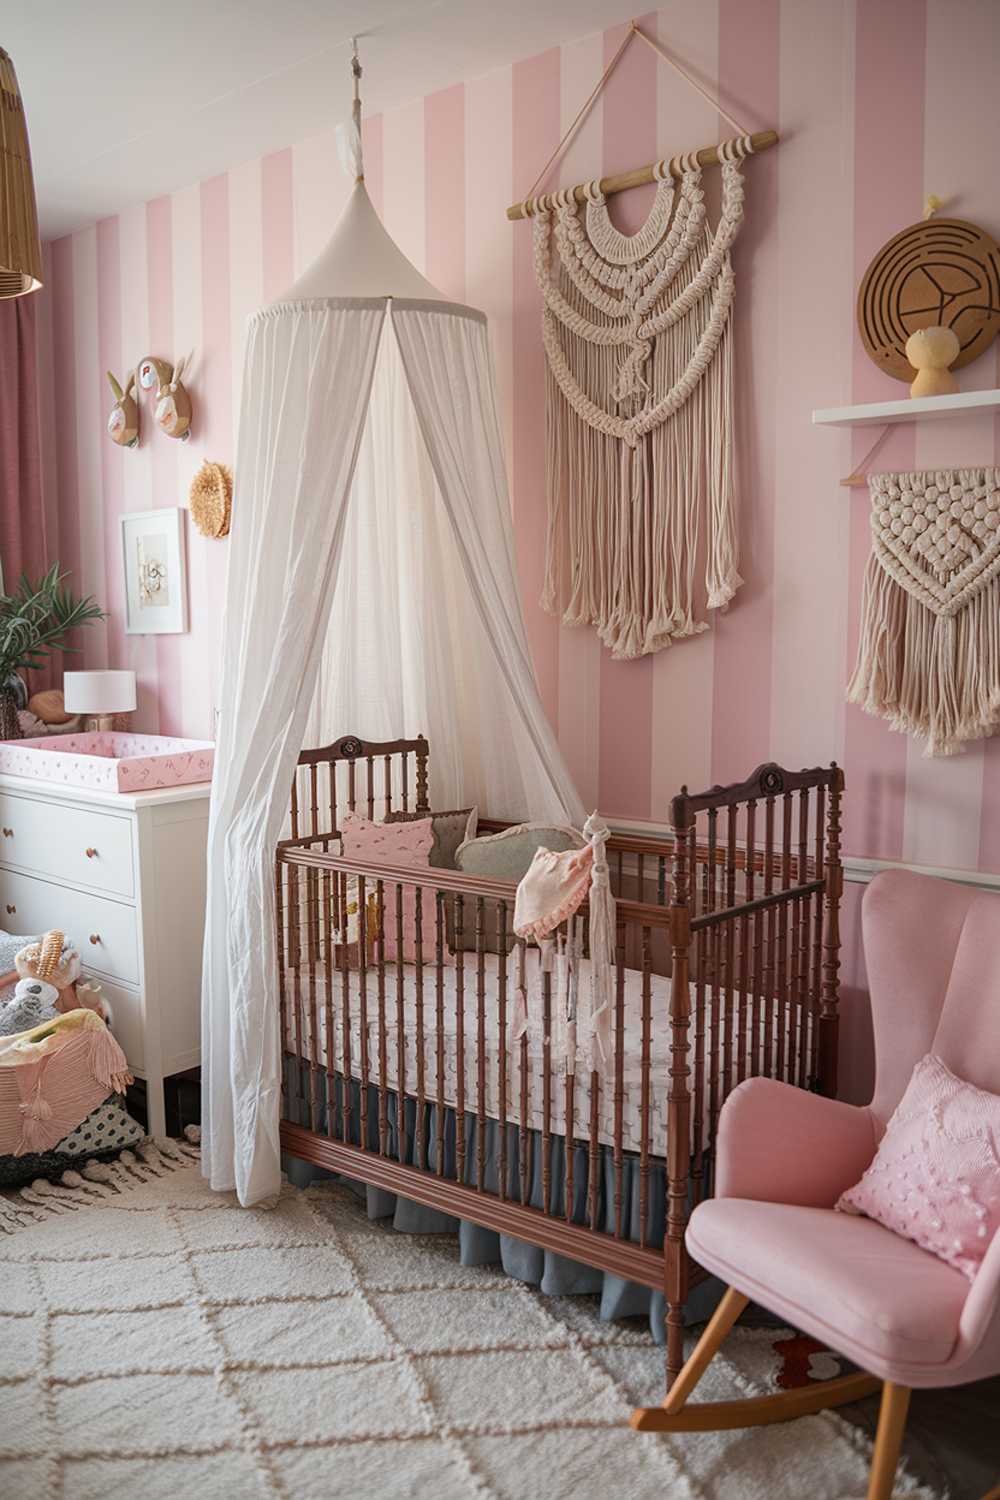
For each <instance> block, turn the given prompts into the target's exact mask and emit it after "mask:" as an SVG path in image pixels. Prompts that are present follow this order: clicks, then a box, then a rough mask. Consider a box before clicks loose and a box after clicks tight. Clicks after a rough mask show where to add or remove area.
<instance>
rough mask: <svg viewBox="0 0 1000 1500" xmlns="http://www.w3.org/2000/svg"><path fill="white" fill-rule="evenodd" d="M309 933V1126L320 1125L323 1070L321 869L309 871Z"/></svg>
mask: <svg viewBox="0 0 1000 1500" xmlns="http://www.w3.org/2000/svg"><path fill="white" fill-rule="evenodd" d="M306 935H307V940H308V947H307V957H308V963H309V1049H308V1050H309V1059H308V1064H307V1072H306V1077H307V1078H308V1080H309V1101H308V1108H309V1129H310V1130H315V1129H316V1079H317V1075H318V1074H319V1071H320V1052H319V1013H318V1011H317V1006H316V960H317V958H318V957H319V873H318V871H316V870H307V871H306Z"/></svg>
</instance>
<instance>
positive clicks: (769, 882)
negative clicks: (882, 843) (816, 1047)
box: [762, 797, 777, 1078]
mask: <svg viewBox="0 0 1000 1500" xmlns="http://www.w3.org/2000/svg"><path fill="white" fill-rule="evenodd" d="M774 873H775V867H774V798H773V797H768V799H767V801H766V802H765V804H764V895H765V896H770V895H772V894H773V891H774ZM776 924H777V917H776V913H775V910H774V907H773V906H769V907H768V908H767V913H766V920H765V937H764V970H763V975H762V982H763V986H764V1073H765V1074H766V1076H767V1077H768V1078H771V1077H773V1076H775V1075H774V1074H773V1073H772V1071H771V1069H772V1067H773V1065H774V1063H773V1059H774V965H775V957H776V954H775V937H776V933H777V925H776Z"/></svg>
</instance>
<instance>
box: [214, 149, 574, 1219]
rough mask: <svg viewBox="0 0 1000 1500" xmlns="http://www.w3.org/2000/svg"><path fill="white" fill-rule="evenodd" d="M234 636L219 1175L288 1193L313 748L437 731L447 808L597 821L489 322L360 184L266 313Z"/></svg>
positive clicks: (222, 812) (226, 680)
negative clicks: (286, 1101) (549, 670)
mask: <svg viewBox="0 0 1000 1500" xmlns="http://www.w3.org/2000/svg"><path fill="white" fill-rule="evenodd" d="M231 548H232V551H231V556H230V562H229V581H228V592H227V600H226V614H225V624H224V631H223V677H222V702H221V712H220V723H219V735H218V746H217V753H216V760H215V764H216V770H215V783H214V786H213V791H212V814H211V824H210V830H209V867H208V873H209V890H208V909H207V921H206V932H205V956H204V979H203V1006H202V1013H203V1023H202V1026H203V1060H202V1080H203V1082H202V1098H203V1124H204V1146H203V1162H204V1170H205V1173H206V1175H207V1176H208V1177H209V1178H210V1180H211V1183H212V1186H213V1187H215V1188H218V1189H232V1188H235V1189H236V1191H237V1193H238V1194H239V1198H240V1201H241V1202H242V1203H244V1204H252V1203H256V1202H259V1201H261V1200H262V1199H265V1198H268V1197H270V1196H271V1195H272V1194H274V1193H276V1192H277V1190H278V1187H279V1183H280V1165H279V1163H280V1152H279V1138H278V1120H279V1103H280V1083H281V1079H280V1072H281V1042H280V1036H279V1018H278V1003H277V957H276V935H275V917H274V855H275V845H276V843H277V840H278V839H279V837H280V836H281V831H282V824H283V821H284V818H285V815H286V811H287V805H288V798H289V793H290V788H291V782H292V776H293V772H294V767H295V763H296V760H297V757H298V754H299V751H300V750H301V749H302V748H303V746H304V745H306V744H313V745H319V744H325V743H328V742H329V741H331V740H333V739H335V738H337V737H339V736H340V735H342V734H347V733H352V734H357V735H359V736H361V737H362V738H370V739H379V738H396V737H399V736H407V737H410V736H413V735H416V734H418V733H426V734H427V735H428V738H429V740H430V746H431V765H430V769H431V800H432V805H434V806H436V807H438V808H454V807H458V806H468V805H470V804H472V803H474V802H476V803H479V804H480V805H481V806H482V807H483V809H484V811H485V810H488V811H489V812H490V813H491V814H493V815H494V816H507V817H511V818H514V819H520V818H524V817H530V818H550V819H551V818H555V819H558V820H559V821H561V822H566V821H571V822H573V823H576V824H579V823H580V822H581V821H582V818H583V809H582V807H581V804H580V801H579V798H578V796H577V794H576V791H575V790H574V787H573V784H572V782H571V780H570V777H569V773H568V771H567V769H566V766H565V764H564V762H563V759H562V756H561V754H560V752H559V749H558V746H557V744H556V741H555V737H554V734H553V732H552V729H551V726H550V725H549V723H548V720H547V718H546V716H545V713H544V710H543V708H542V705H541V702H540V700H539V697H538V693H537V689H536V686H535V679H534V674H533V670H532V665H531V659H530V655H529V651H528V644H527V638H526V635H525V630H524V623H523V619H522V615H521V609H520V600H519V594H518V587H517V576H516V569H515V562H514V547H513V536H512V530H511V520H510V505H509V500H508V494H507V483H506V477H505V472H504V460H503V447H502V439H501V434H500V428H499V423H498V421H497V415H496V406H495V398H494V387H493V368H492V361H491V358H490V353H489V344H488V338H487V330H486V319H485V317H484V316H483V314H482V313H479V312H476V311H475V310H473V309H472V308H468V307H462V306H458V305H456V304H454V303H449V302H447V301H445V300H444V299H443V298H442V297H441V296H440V294H439V293H438V292H436V291H435V290H434V288H433V287H431V286H430V285H429V283H428V282H426V281H425V280H424V278H423V277H422V276H421V275H420V273H419V272H418V271H417V270H416V269H415V268H414V267H413V266H412V265H411V264H410V263H409V261H407V260H406V258H405V256H403V254H402V253H401V251H400V250H399V249H398V248H397V246H396V245H394V244H393V242H392V240H391V239H390V238H389V236H388V234H387V233H386V232H385V230H384V228H383V227H382V225H381V223H380V222H379V219H378V216H377V214H376V213H375V211H374V209H373V208H372V205H371V203H370V201H369V199H368V196H367V194H366V192H365V189H364V184H363V181H361V180H360V177H359V181H358V184H357V187H356V188H355V191H354V193H353V194H352V196H351V199H350V202H349V204H348V206H347V209H346V210H345V213H344V215H343V218H342V219H341V221H340V224H339V225H338V227H337V230H336V232H335V234H334V236H333V239H332V240H331V242H330V244H329V246H328V247H327V249H326V250H325V251H324V253H323V254H322V255H321V256H320V258H319V259H318V260H317V261H316V263H315V264H314V265H313V266H312V267H311V269H310V270H309V271H307V272H306V274H305V275H304V276H303V277H302V278H301V279H300V281H298V282H297V283H296V284H295V286H293V287H292V288H291V290H290V292H289V293H288V294H287V295H286V296H284V297H282V298H279V299H278V301H277V302H275V303H273V304H272V305H271V306H270V307H267V308H265V309H263V310H262V311H261V312H259V313H257V314H256V316H255V317H254V318H252V319H251V322H250V328H249V334H248V340H247V350H246V360H245V373H244V381H243V402H242V409H241V414H240V433H239V444H238V452H237V465H236V495H235V501H234V507H233V529H232V540H231Z"/></svg>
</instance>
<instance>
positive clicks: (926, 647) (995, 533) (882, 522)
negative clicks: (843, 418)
mask: <svg viewBox="0 0 1000 1500" xmlns="http://www.w3.org/2000/svg"><path fill="white" fill-rule="evenodd" d="M870 486H871V496H872V551H871V557H870V558H869V561H868V571H867V573H866V574H865V589H864V599H863V602H862V608H861V638H860V641H859V644H858V662H857V666H856V668H855V671H854V677H853V678H852V680H851V684H850V686H849V688H848V699H849V701H850V702H852V703H857V704H858V705H859V706H860V707H861V708H864V709H866V710H867V711H868V712H869V713H872V714H877V715H878V716H879V717H880V718H884V719H888V720H889V722H890V723H891V724H892V726H893V728H894V729H901V730H904V731H905V732H906V733H907V734H912V735H915V736H916V737H917V738H918V739H921V740H923V741H924V744H925V753H926V754H927V755H951V754H953V753H954V752H955V751H956V750H960V749H961V748H962V745H963V744H964V743H965V741H967V740H976V739H982V738H984V737H985V736H987V735H992V734H995V733H996V732H997V728H998V725H1000V470H998V469H994V468H989V469H944V470H932V471H927V472H924V473H916V474H873V475H872V476H871V480H870Z"/></svg>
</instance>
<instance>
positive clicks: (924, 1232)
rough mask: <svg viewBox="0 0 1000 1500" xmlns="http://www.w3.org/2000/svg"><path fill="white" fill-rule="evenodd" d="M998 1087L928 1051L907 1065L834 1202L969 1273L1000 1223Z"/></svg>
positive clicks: (976, 1265) (845, 1210)
mask: <svg viewBox="0 0 1000 1500" xmlns="http://www.w3.org/2000/svg"><path fill="white" fill-rule="evenodd" d="M998 1151H1000V1095H997V1094H988V1093H986V1091H985V1090H984V1089H977V1088H975V1087H974V1086H973V1085H972V1084H971V1083H963V1081H962V1079H961V1078H956V1077H955V1075H954V1073H952V1072H951V1071H950V1069H948V1068H946V1067H945V1065H944V1063H943V1062H942V1061H941V1059H940V1058H939V1057H934V1056H933V1055H931V1054H928V1056H927V1057H923V1058H921V1060H920V1061H919V1062H918V1063H917V1065H916V1067H915V1068H914V1070H913V1073H912V1076H911V1078H910V1081H909V1083H908V1084H907V1086H906V1092H905V1094H904V1095H903V1097H902V1099H900V1101H899V1103H898V1105H897V1106H896V1109H895V1112H894V1113H893V1116H892V1118H891V1119H890V1121H889V1123H888V1125H887V1126H886V1130H885V1135H884V1136H883V1137H882V1142H881V1145H880V1146H879V1148H878V1151H877V1152H876V1154H875V1160H874V1161H873V1162H872V1164H871V1166H870V1167H869V1168H868V1170H867V1172H866V1173H865V1175H864V1176H863V1177H862V1179H861V1181H860V1182H859V1183H858V1184H857V1185H856V1186H855V1187H852V1188H848V1190H847V1192H846V1193H842V1194H841V1196H840V1198H839V1200H838V1202H837V1208H838V1209H841V1210H842V1211H843V1212H845V1213H853V1214H865V1215H867V1217H868V1218H869V1219H875V1220H876V1221H877V1222H878V1223H879V1224H884V1225H885V1227H886V1229H891V1230H892V1231H893V1232H894V1233H895V1234H901V1235H903V1236H905V1238H906V1239H908V1240H915V1241H916V1243H917V1244H918V1245H919V1246H920V1247H921V1249H923V1250H929V1251H930V1253H931V1254H932V1255H937V1256H939V1257H940V1259H941V1260H946V1261H947V1262H948V1264H949V1265H952V1266H955V1267H956V1269H957V1270H959V1271H962V1272H963V1273H964V1274H965V1275H966V1276H968V1277H969V1279H970V1281H971V1280H972V1278H973V1277H974V1276H975V1274H976V1272H977V1271H978V1270H979V1267H980V1265H981V1264H982V1260H983V1256H984V1255H985V1254H986V1251H987V1250H988V1249H989V1246H990V1241H991V1240H992V1239H993V1236H994V1234H995V1233H996V1231H997V1229H998V1228H1000V1155H998Z"/></svg>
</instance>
